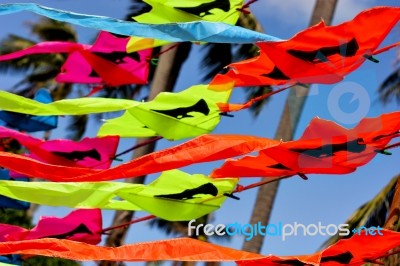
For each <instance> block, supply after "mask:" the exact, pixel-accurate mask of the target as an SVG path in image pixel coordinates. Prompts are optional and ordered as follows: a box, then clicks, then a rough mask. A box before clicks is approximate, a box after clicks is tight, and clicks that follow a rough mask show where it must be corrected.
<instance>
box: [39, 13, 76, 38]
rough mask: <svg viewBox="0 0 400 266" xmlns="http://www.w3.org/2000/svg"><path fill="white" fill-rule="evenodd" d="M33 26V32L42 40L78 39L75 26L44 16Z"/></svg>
mask: <svg viewBox="0 0 400 266" xmlns="http://www.w3.org/2000/svg"><path fill="white" fill-rule="evenodd" d="M31 26H32V28H31V30H32V33H33V34H35V35H37V36H38V37H39V39H40V40H41V41H69V42H76V41H77V34H76V31H75V30H74V28H73V27H72V26H70V25H69V24H67V23H64V22H59V21H55V20H52V19H49V18H42V19H41V20H40V21H39V22H36V23H33V24H32V25H31Z"/></svg>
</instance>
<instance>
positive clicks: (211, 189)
mask: <svg viewBox="0 0 400 266" xmlns="http://www.w3.org/2000/svg"><path fill="white" fill-rule="evenodd" d="M198 194H206V195H211V196H214V197H215V196H217V195H218V189H217V187H216V186H214V185H213V184H212V183H206V184H203V185H201V186H199V187H196V188H190V189H185V190H184V191H182V192H180V193H175V194H166V195H155V196H154V197H156V198H167V199H176V200H188V199H193V198H194V196H195V195H198Z"/></svg>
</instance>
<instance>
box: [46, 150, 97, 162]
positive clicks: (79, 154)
mask: <svg viewBox="0 0 400 266" xmlns="http://www.w3.org/2000/svg"><path fill="white" fill-rule="evenodd" d="M52 153H53V154H55V155H58V156H61V157H64V158H66V159H68V160H70V161H81V160H83V159H84V158H85V157H89V158H92V159H94V160H97V161H101V155H100V153H99V152H98V151H97V150H96V149H94V148H93V149H91V150H87V151H71V152H62V151H52Z"/></svg>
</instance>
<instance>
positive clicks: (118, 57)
mask: <svg viewBox="0 0 400 266" xmlns="http://www.w3.org/2000/svg"><path fill="white" fill-rule="evenodd" d="M92 53H93V54H95V55H97V56H100V57H101V58H103V59H105V60H107V61H110V62H113V63H115V64H120V63H122V62H123V61H124V58H125V57H129V58H132V59H133V60H135V61H136V62H140V55H139V53H138V52H133V53H127V52H118V51H114V52H111V53H102V52H92Z"/></svg>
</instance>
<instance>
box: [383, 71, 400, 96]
mask: <svg viewBox="0 0 400 266" xmlns="http://www.w3.org/2000/svg"><path fill="white" fill-rule="evenodd" d="M378 93H379V100H380V101H381V102H382V103H384V104H386V103H388V102H390V101H392V100H395V101H396V102H397V103H400V67H398V68H397V69H396V70H395V71H394V72H393V73H391V74H390V75H389V76H388V77H387V78H386V79H385V80H384V81H383V82H382V84H381V85H380V86H379V88H378Z"/></svg>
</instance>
